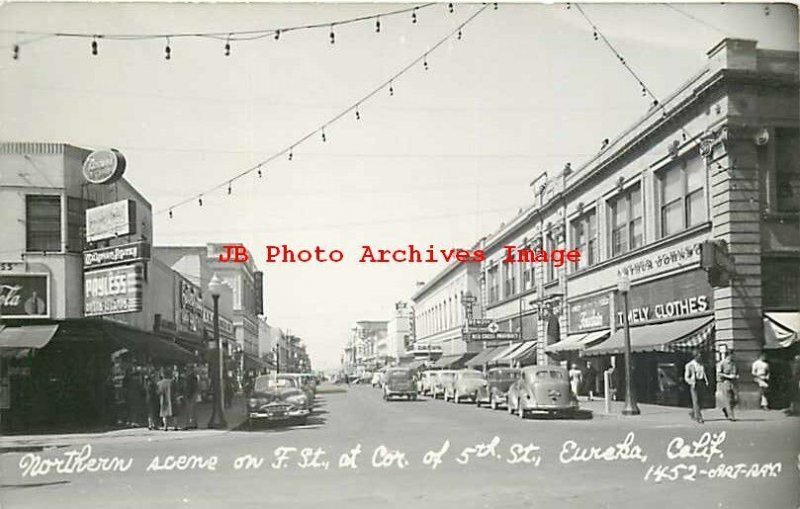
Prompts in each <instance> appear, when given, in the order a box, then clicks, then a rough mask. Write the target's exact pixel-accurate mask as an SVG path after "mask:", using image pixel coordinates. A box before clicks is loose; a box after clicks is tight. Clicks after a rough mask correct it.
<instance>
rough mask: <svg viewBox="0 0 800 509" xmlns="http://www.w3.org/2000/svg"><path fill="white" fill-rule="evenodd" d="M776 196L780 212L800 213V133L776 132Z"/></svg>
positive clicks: (796, 131) (784, 130)
mask: <svg viewBox="0 0 800 509" xmlns="http://www.w3.org/2000/svg"><path fill="white" fill-rule="evenodd" d="M775 195H776V198H777V200H778V203H777V211H778V212H800V131H798V130H797V129H776V130H775Z"/></svg>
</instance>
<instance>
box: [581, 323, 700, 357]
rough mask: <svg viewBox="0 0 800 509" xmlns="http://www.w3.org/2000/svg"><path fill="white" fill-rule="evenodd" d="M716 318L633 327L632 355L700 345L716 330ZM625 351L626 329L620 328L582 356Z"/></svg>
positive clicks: (585, 351)
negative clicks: (714, 328)
mask: <svg viewBox="0 0 800 509" xmlns="http://www.w3.org/2000/svg"><path fill="white" fill-rule="evenodd" d="M713 325H714V317H711V316H703V317H697V318H690V319H687V320H676V321H672V322H665V323H656V324H650V325H642V326H639V327H631V329H630V334H631V352H671V351H675V350H682V349H683V348H681V345H683V346H684V347H690V346H689V345H696V346H694V347H693V348H697V347H698V346H697V345H701V344H702V342H703V341H707V340H708V337H710V334H711V330H713ZM624 350H625V330H624V329H622V328H620V329H617V331H616V332H615V333H614V334H612V335H611V337H609V338H608V339H607V340H605V341H603V342H602V343H599V344H598V345H596V346H593V347H590V348H587V349H585V350H583V352H582V353H581V355H585V356H592V355H614V354H620V353H623V352H624Z"/></svg>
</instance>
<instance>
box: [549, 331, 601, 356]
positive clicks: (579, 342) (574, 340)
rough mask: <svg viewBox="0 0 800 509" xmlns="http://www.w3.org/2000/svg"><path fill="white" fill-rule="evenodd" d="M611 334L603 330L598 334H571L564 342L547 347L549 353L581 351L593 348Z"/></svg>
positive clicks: (597, 332)
mask: <svg viewBox="0 0 800 509" xmlns="http://www.w3.org/2000/svg"><path fill="white" fill-rule="evenodd" d="M609 334H611V331H610V330H607V329H606V330H601V331H596V332H589V333H586V334H571V335H569V336H567V339H565V340H564V341H559V342H558V343H554V344H552V345H548V346H547V347H545V352H547V353H562V352H570V351H580V350H583V349H584V348H586V347H589V346H591V345H592V344H594V343H597V342H598V341H601V340H603V339H605V338H606V337H608V335H609Z"/></svg>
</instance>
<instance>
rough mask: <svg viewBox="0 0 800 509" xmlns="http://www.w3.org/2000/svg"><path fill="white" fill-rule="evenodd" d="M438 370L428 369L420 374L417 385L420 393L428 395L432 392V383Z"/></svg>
mask: <svg viewBox="0 0 800 509" xmlns="http://www.w3.org/2000/svg"><path fill="white" fill-rule="evenodd" d="M437 373H438V371H433V370H428V371H423V372H422V373H421V374H420V377H419V382H418V383H417V387H418V390H419V392H420V393H422V394H425V395H429V394H432V393H433V384H434V382H435V381H436V374H437Z"/></svg>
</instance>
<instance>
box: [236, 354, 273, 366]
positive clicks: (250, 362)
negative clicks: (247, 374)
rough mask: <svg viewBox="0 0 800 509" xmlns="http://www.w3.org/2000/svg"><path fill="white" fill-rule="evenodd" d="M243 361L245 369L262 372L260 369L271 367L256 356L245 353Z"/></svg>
mask: <svg viewBox="0 0 800 509" xmlns="http://www.w3.org/2000/svg"><path fill="white" fill-rule="evenodd" d="M242 361H243V363H244V369H255V370H260V369H266V368H268V367H269V364H267V363H266V362H264V361H262V360H261V359H259V358H258V357H256V356H255V355H250V354H249V353H245V354H244V356H243V357H242Z"/></svg>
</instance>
